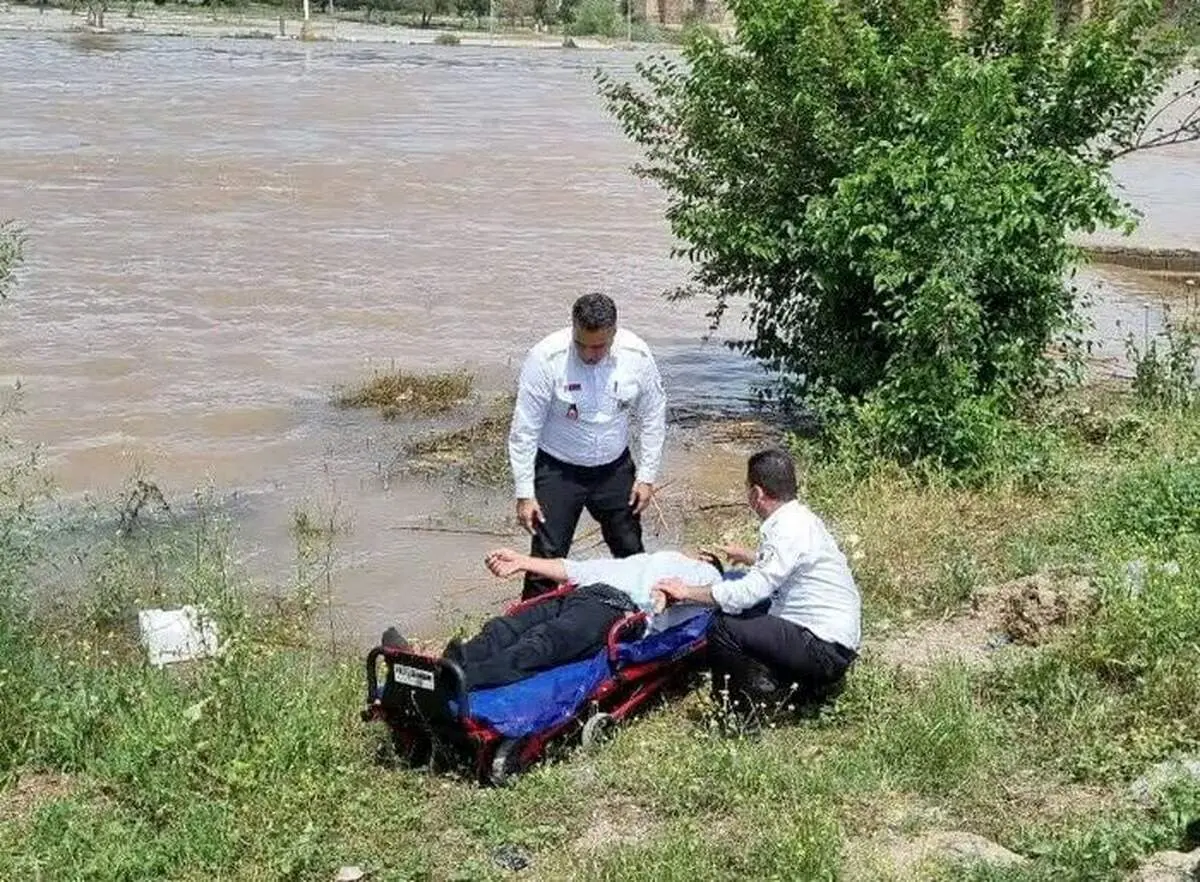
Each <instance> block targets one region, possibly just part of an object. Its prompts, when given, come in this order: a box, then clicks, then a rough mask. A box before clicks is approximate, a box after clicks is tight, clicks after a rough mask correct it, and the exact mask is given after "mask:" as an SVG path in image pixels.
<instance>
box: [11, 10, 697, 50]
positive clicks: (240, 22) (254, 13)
mask: <svg viewBox="0 0 1200 882" xmlns="http://www.w3.org/2000/svg"><path fill="white" fill-rule="evenodd" d="M269 11H270V8H269V7H263V6H250V7H246V8H245V9H243V10H236V9H218V10H217V11H216V13H215V14H214V13H211V12H208V11H203V12H202V11H197V10H192V9H186V8H184V7H182V6H179V5H174V4H171V5H167V6H155V5H153V4H151V3H145V4H139V8H136V9H135V12H134V15H133V16H130V15H129V14H128V5H127V4H122V5H121V6H113V7H112V8H109V9H108V10H107V12H106V14H105V18H104V25H105V26H104V27H103V28H98V27H94V26H92V25H90V24H88V18H87V13H86V8H85V7H84V6H83V5H81V6H80V8H79V10H78V11H77V12H76V13H75V14H72V13H71V12H70V11H69V10H67V9H62V8H59V7H52V6H47V7H45V8H44V9H41V10H39V9H38V7H37V6H30V5H24V4H21V5H17V4H4V5H0V35H12V34H39V35H46V34H76V35H80V36H81V37H84V38H87V37H95V38H97V39H103V38H105V37H127V36H128V37H182V38H188V39H250V40H254V39H258V40H272V41H276V40H279V41H288V42H291V41H296V42H304V43H366V44H401V45H413V46H421V45H442V44H444V45H445V48H446V49H447V51H450V50H453V49H455V48H461V47H469V48H480V47H487V48H499V49H558V50H564V51H570V50H585V51H591V52H597V51H607V52H620V51H662V50H667V49H671V50H674V49H678V46H677V45H676V44H673V43H670V42H666V41H638V40H634V41H633V42H630V41H628V40H626V39H624V38H623V37H617V38H608V37H596V36H590V37H582V36H581V37H573V36H572V37H566V36H564V35H563V34H561V33H554V32H550V31H537V30H534V29H532V28H520V29H514V28H507V27H506V28H497V29H496V30H494V31H492V32H489V31H487V30H478V29H470V28H465V27H464V28H454V27H445V26H441V27H439V26H431V27H427V28H420V27H412V26H409V25H400V24H385V23H376V22H365V21H356V20H353V19H352V18H349V17H342V16H341V15H340V14H338V13H335V14H334V15H333V16H332V17H331V16H329V15H326V14H325V13H323V12H321V13H313V14H312V16H311V18H310V19H309V21H308V33H307V35H306V34H305V33H304V25H305V22H304V20H303V19H302V18H300V17H299V16H297V15H296V14H295V12H296V11H295V10H290V9H289V10H287V13H288V14H287V15H286V16H278V15H276V16H274V17H272V16H270V15H269V14H268V12H269ZM450 37H453V38H455V39H457V43H455V42H451V41H450V39H449V38H450ZM439 38H440V41H439Z"/></svg>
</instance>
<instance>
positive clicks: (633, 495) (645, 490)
mask: <svg viewBox="0 0 1200 882" xmlns="http://www.w3.org/2000/svg"><path fill="white" fill-rule="evenodd" d="M653 497H654V485H653V484H647V483H646V482H645V481H638V482H637V483H636V484H634V485H633V490H632V491H631V492H630V494H629V507H630V508H632V509H633V513H634V514H635V515H640V514H641V513H642V512H643V511H645V510H646V506H647V505H649V504H650V500H651V499H652V498H653Z"/></svg>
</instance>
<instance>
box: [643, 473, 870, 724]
mask: <svg viewBox="0 0 1200 882" xmlns="http://www.w3.org/2000/svg"><path fill="white" fill-rule="evenodd" d="M746 494H747V501H748V502H749V504H750V508H752V509H753V510H754V513H755V514H756V515H758V517H759V519H760V520H761V521H762V525H761V527H760V528H759V537H760V539H759V546H758V552H757V554H753V553H751V552H749V551H747V550H745V549H741V548H726V549H724V551H725V553H726V555H727V556H728V557H729V559H730V561H731V562H734V563H740V564H745V565H748V566H749V567H750V569H749V571H748V572H747V573H746V574H745V575H744V576H743V577H742V578H740V579H736V580H730V581H721V580H714V581H712V582H710V583H707V584H703V583H701V584H697V583H694V582H691V583H690V582H688V581H687V580H684V579H680V578H678V577H669V578H665V579H661V580H659V581H658V582H657V583H656V584H655V588H654V590H655V593H656V604H657V605H659V606H663V605H665V604H667V603H678V602H686V603H700V604H710V605H715V606H717V607H718V609H717V612H716V615H715V616H714V617H713V620H712V624H711V625H710V626H709V630H708V658H709V665H710V666H711V668H712V672H713V691H714V697H717V698H718V700H719V699H720V698H723V697H724V695H723V694H722V693H724V691H725V690H726V689H728V697H729V699H730V701H731V702H732V703H733V705H734V707H735V709H736V708H737V707H739V706H742V707H744V703H745V702H746V701H747V700H748V701H749V702H750V703H751V704H756V703H760V702H763V701H773V700H778V699H781V698H786V700H787V701H789V702H794V703H796V704H806V703H811V702H814V701H820V700H822V699H824V698H825V697H827V696H828V695H829V694H830V693H831V692H832V691H834V690H836V688H837V687H838V686H839V685H840V683H841V682H842V679H843V677H844V675H845V673H846V670H847V669H848V668H849V667H850V665H851V664H852V663H853V662H854V660H855V658H857V655H858V649H859V641H860V628H861V616H862V613H861V599H860V597H859V592H858V588H857V587H856V586H855V584H854V577H853V576H852V575H851V573H850V567H849V566H848V565H847V563H846V558H845V556H844V555H843V554H842V552H841V551H840V550H839V549H838V547H837V543H836V542H835V541H834V539H833V537H832V536H831V535H830V534H829V531H828V530H827V529H826V528H825V525H824V524H823V523H822V522H821V519H820V518H818V517H817V516H816V515H815V514H813V513H812V512H811V511H810V510H809V509H808V508H807V507H806V506H804V505H802V504H801V503H800V502H799V501H798V500H797V499H796V468H795V464H794V463H793V461H792V457H791V456H790V455H789V454H788V453H786V452H785V451H783V450H765V451H762V452H760V453H756V454H754V456H752V457H750V462H749V465H748V467H747V476H746Z"/></svg>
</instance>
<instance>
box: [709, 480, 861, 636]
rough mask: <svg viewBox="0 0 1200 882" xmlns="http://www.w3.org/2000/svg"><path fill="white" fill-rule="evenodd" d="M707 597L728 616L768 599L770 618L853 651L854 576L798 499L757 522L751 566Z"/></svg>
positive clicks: (857, 601) (856, 620)
mask: <svg viewBox="0 0 1200 882" xmlns="http://www.w3.org/2000/svg"><path fill="white" fill-rule="evenodd" d="M712 596H713V600H715V601H716V602H717V604H718V605H719V606H720V607H721V609H723V610H724V611H725V612H727V613H731V614H736V613H739V612H741V611H742V610H745V609H749V608H750V607H752V606H754V605H755V604H756V603H760V602H762V601H764V600H766V599H767V598H770V600H771V610H770V613H771V615H773V616H779V617H780V618H783V619H787V620H788V621H789V622H793V623H795V624H797V625H800V626H802V627H805V628H807V629H808V630H810V631H812V632H813V633H814V634H816V635H817V636H818V637H820V638H821V639H822V640H824V641H826V642H829V643H840V644H841V645H842V646H844V647H846V648H847V649H852V650H855V651H857V650H858V646H859V641H860V639H861V631H860V629H861V618H862V600H861V598H860V597H859V593H858V587H857V586H856V585H855V584H854V576H853V575H851V573H850V567H849V565H848V564H847V563H846V557H845V555H843V554H842V552H841V550H840V549H839V548H838V547H837V543H836V542H835V541H834V539H833V537H832V536H831V535H829V531H828V530H827V529H825V524H823V523H822V522H821V519H820V518H819V517H817V516H816V515H815V514H813V513H812V511H810V510H809V509H808V508H807V507H806V506H804V505H801V504H800V503H799V502H798V501H797V500H794V499H793V500H792V501H790V502H787V503H784V504H783V505H781V506H780V507H779V508H777V509H776V510H775V511H774V513H773V514H772V515H771V516H770V517H769V518H767V519H766V520H765V521H763V522H762V525H761V526H760V527H759V545H758V556H757V559H756V560H755V561H754V566H753V567H751V568H750V570H749V571H748V572H747V573H746V575H745V576H743V577H742V578H741V579H737V580H734V581H725V582H718V583H716V584H714V585H713V587H712Z"/></svg>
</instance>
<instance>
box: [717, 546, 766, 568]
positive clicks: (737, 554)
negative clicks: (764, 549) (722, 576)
mask: <svg viewBox="0 0 1200 882" xmlns="http://www.w3.org/2000/svg"><path fill="white" fill-rule="evenodd" d="M721 551H723V552H724V553H725V556H726V557H727V558H729V562H730V563H734V564H742V565H743V566H747V567H749V566H753V565H754V561H755V560H756V559H757V558H758V555H756V554H755V553H754V552H753V551H751V550H750V549H749V548H743V547H742V546H740V545H726V546H723V547H722V548H721Z"/></svg>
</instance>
